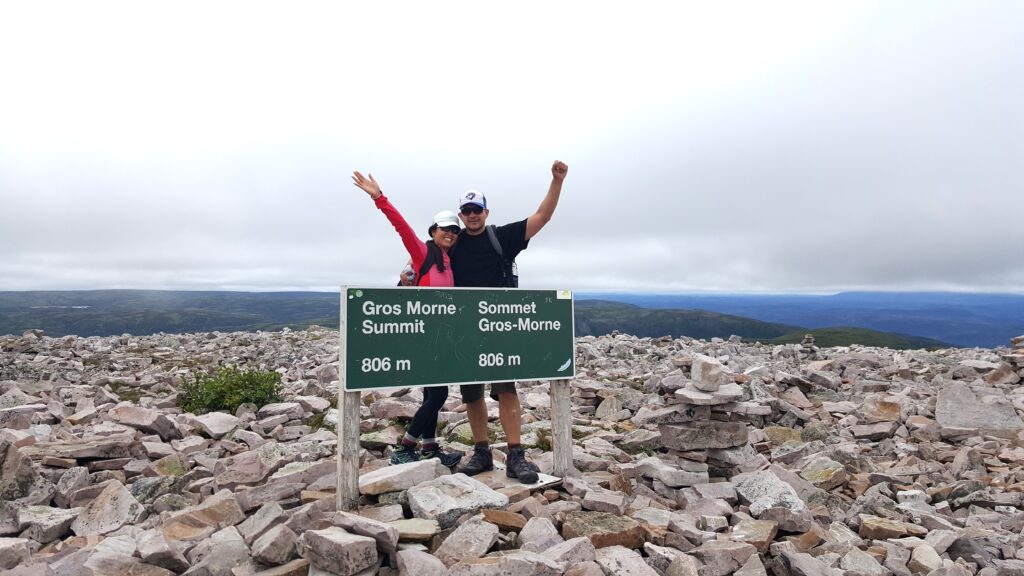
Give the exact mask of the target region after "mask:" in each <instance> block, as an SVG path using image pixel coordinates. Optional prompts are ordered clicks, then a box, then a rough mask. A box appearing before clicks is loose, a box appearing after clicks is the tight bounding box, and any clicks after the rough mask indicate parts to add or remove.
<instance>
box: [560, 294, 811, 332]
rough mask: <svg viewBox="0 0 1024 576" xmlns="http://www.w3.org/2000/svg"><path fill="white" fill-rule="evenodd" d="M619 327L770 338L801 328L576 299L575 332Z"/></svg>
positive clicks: (736, 318)
mask: <svg viewBox="0 0 1024 576" xmlns="http://www.w3.org/2000/svg"><path fill="white" fill-rule="evenodd" d="M612 330H618V331H619V332H622V333H625V334H632V335H634V336H641V337H642V336H652V337H657V336H674V337H678V336H684V335H685V336H689V337H691V338H701V339H708V338H714V337H716V336H718V337H722V338H727V337H729V336H731V335H733V334H735V335H737V336H741V337H743V338H746V339H755V340H756V339H768V338H778V337H781V336H785V335H786V334H789V333H791V332H794V331H797V330H802V328H800V327H799V326H790V325H786V324H771V323H768V322H761V321H760V320H752V319H750V318H743V317H741V316H730V315H727V314H717V313H715V312H708V311H706V310H665V309H659V308H642V307H640V306H634V305H632V304H623V303H621V302H609V301H605V300H579V301H577V302H576V335H577V336H589V335H595V336H597V335H601V334H608V333H610V332H611V331H612Z"/></svg>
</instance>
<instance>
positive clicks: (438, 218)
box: [434, 210, 459, 228]
mask: <svg viewBox="0 0 1024 576" xmlns="http://www.w3.org/2000/svg"><path fill="white" fill-rule="evenodd" d="M434 224H436V225H437V226H438V227H439V228H444V227H445V226H458V225H459V217H458V216H456V215H455V212H452V211H451V210H442V211H440V212H438V213H437V214H434Z"/></svg>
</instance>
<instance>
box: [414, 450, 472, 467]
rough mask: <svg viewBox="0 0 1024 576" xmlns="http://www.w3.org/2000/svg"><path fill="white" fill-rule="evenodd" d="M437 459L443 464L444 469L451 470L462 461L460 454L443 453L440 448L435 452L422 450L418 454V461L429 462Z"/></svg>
mask: <svg viewBox="0 0 1024 576" xmlns="http://www.w3.org/2000/svg"><path fill="white" fill-rule="evenodd" d="M431 458H437V459H438V460H440V461H441V464H444V466H445V468H451V467H452V466H455V465H456V464H458V463H459V462H461V461H462V454H459V453H457V452H443V451H441V449H440V448H438V449H436V450H424V451H423V452H421V453H420V459H422V460H429V459H431Z"/></svg>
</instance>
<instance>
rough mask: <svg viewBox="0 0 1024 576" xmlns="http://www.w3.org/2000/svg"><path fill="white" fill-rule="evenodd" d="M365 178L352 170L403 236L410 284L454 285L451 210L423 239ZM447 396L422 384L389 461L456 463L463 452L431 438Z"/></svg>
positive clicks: (455, 221) (456, 232)
mask: <svg viewBox="0 0 1024 576" xmlns="http://www.w3.org/2000/svg"><path fill="white" fill-rule="evenodd" d="M368 176H369V177H368V178H364V177H363V175H362V174H360V173H359V172H354V173H353V175H352V181H353V182H354V183H355V185H356V186H358V187H359V188H360V189H362V190H363V191H364V192H366V193H367V194H369V196H370V198H371V199H372V200H373V203H374V204H375V205H376V206H377V208H379V209H380V211H381V212H383V213H384V215H385V216H387V218H388V221H390V222H391V224H392V225H393V226H394V227H395V231H396V232H398V235H399V236H400V237H401V238H402V244H404V245H405V249H406V251H408V252H409V257H410V258H412V269H413V270H414V271H415V272H416V277H415V278H414V280H413V284H414V285H416V286H433V287H435V288H448V287H451V286H454V285H455V281H454V278H453V276H452V267H451V263H450V262H449V260H448V249H449V248H451V247H452V246H453V245H454V244H455V241H456V240H457V239H458V237H459V219H458V217H456V216H455V213H454V212H449V211H447V210H445V211H443V212H438V213H437V214H435V215H434V222H433V223H432V224H431V225H430V228H428V229H427V234H428V235H429V236H430V240H428V241H426V242H423V241H422V240H420V239H419V238H418V237H417V236H416V233H415V232H413V229H412V227H411V226H409V223H408V222H406V221H405V218H402V215H401V214H399V213H398V210H396V209H395V207H394V206H392V205H391V202H388V199H387V198H386V197H385V196H384V194H383V193H382V192H381V191H380V185H379V184H377V181H376V180H374V179H373V174H369V175H368ZM447 399H448V387H447V386H429V387H425V388H423V404H421V405H420V408H419V410H417V411H416V414H415V415H414V416H413V417H412V422H411V423H410V424H409V428H408V430H406V432H405V436H404V437H403V438H402V441H401V443H400V444H399V445H398V446H396V447H395V450H394V452H392V454H391V463H392V464H404V463H406V462H414V461H416V460H420V459H427V458H437V459H439V460H441V463H442V464H444V465H445V466H447V467H449V468H451V467H452V466H454V465H456V464H458V463H459V460H461V459H462V456H461V455H459V454H453V453H447V452H442V451H441V447H440V446H439V445H438V443H437V439H436V438H434V434H435V432H436V431H437V413H438V411H440V410H441V407H442V406H444V402H445V400H447ZM424 436H425V438H423V449H422V451H419V450H417V446H418V445H419V441H420V437H424Z"/></svg>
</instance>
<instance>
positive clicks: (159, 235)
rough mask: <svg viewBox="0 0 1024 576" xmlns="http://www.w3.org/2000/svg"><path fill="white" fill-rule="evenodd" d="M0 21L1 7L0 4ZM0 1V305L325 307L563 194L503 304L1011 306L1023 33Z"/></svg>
mask: <svg viewBox="0 0 1024 576" xmlns="http://www.w3.org/2000/svg"><path fill="white" fill-rule="evenodd" d="M0 1H2V0H0ZM351 4H356V3H340V2H323V3H318V2H301V3H295V2H288V3H284V2H277V3H261V2H252V1H245V2H173V3H152V2H138V1H135V0H132V1H129V2H88V3H84V2H78V1H76V2H68V3H63V4H62V3H54V2H6V1H2V3H0V290H36V289H94V288H169V289H232V290H234V289H240V290H282V289H300V290H335V289H337V287H338V286H339V285H342V284H353V285H367V286H373V285H391V284H393V282H394V279H395V278H396V276H397V273H398V271H399V269H400V268H401V267H402V265H403V264H404V262H405V260H406V255H405V252H404V250H403V248H402V245H401V243H400V242H399V240H398V237H397V235H396V234H395V233H394V231H393V230H392V229H391V227H390V226H389V225H388V223H387V222H386V220H385V219H384V217H383V215H381V214H380V213H379V212H378V211H376V210H375V209H374V207H373V204H372V203H371V202H370V201H369V200H368V199H367V197H366V195H365V194H364V193H363V192H362V191H360V190H359V189H357V188H355V187H354V186H353V185H352V184H351V180H350V178H349V176H350V174H351V172H352V171H353V170H360V171H363V172H364V173H365V172H372V173H373V174H374V176H375V177H376V178H377V180H378V181H379V182H380V183H381V185H382V186H383V188H384V191H385V193H386V194H387V195H388V196H389V197H390V198H391V199H392V201H393V202H394V204H395V205H396V206H397V207H398V208H399V210H400V211H402V212H403V213H404V215H405V216H406V218H407V219H408V220H409V221H410V222H411V223H412V224H413V226H414V228H416V229H417V230H423V231H424V237H425V229H426V227H427V225H428V224H429V222H430V218H431V216H432V215H433V214H434V213H435V212H437V211H439V210H443V209H451V210H454V209H456V208H457V206H456V204H457V200H458V195H459V193H460V192H462V191H463V190H465V189H468V188H476V189H479V190H481V191H483V192H484V193H485V194H487V196H488V200H489V204H490V208H491V217H490V223H495V224H502V223H506V222H510V221H513V220H519V219H522V218H525V217H527V216H529V215H530V214H531V213H533V211H534V210H536V208H537V205H538V204H539V203H540V201H541V199H542V198H543V196H544V193H545V191H546V190H547V186H548V183H549V181H550V166H551V163H552V161H553V160H555V159H559V160H563V161H565V162H566V163H568V165H569V175H568V177H567V179H566V181H565V186H564V189H563V194H562V199H561V202H560V203H559V206H558V209H557V212H556V213H555V217H554V219H553V220H552V221H551V223H550V224H549V225H548V226H547V227H546V228H545V229H544V230H543V231H542V232H541V233H540V234H539V235H538V236H537V237H536V238H535V239H534V240H533V241H532V242H531V246H530V248H529V249H528V250H527V251H526V252H524V253H523V254H522V255H521V256H520V258H519V269H520V275H521V279H522V284H521V285H522V286H523V287H533V288H571V289H576V290H595V289H615V290H645V291H729V292H757V291H768V292H794V291H799V292H806V291H813V292H828V291H837V290H850V289H884V290H904V289H938V290H985V291H1013V292H1024V224H1022V221H1024V172H1022V168H1024V111H1022V109H1024V104H1022V103H1024V42H1022V41H1021V38H1022V36H1024V3H1021V2H1016V1H1006V2H978V1H967V0H965V1H962V2H936V1H930V0H929V1H922V2H893V1H886V2H852V1H851V2H821V1H819V0H815V1H812V2H781V3H779V2H772V3H766V2H751V3H741V2H714V3H711V2H693V3H686V4H681V3H678V2H671V3H648V2H637V3H629V4H627V3H621V2H620V3H600V2H523V3H515V4H508V3H484V2H444V3H435V2H373V3H369V2H361V3H358V4H359V5H358V6H352V5H351Z"/></svg>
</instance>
